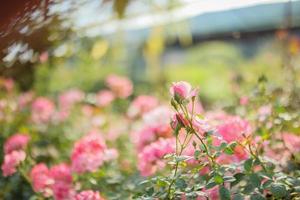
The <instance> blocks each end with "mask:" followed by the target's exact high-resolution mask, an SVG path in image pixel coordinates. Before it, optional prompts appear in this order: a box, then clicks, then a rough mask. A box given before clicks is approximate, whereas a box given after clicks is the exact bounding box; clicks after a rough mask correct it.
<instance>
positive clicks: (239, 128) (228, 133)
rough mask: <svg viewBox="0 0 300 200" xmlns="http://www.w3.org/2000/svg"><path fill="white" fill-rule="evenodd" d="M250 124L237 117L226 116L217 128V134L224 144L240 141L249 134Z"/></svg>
mask: <svg viewBox="0 0 300 200" xmlns="http://www.w3.org/2000/svg"><path fill="white" fill-rule="evenodd" d="M251 131H252V128H251V126H250V124H249V123H248V122H247V121H246V120H244V119H241V118H240V117H238V116H228V117H226V118H225V119H224V121H223V122H221V124H220V125H218V126H217V132H218V134H220V135H221V136H222V138H223V139H224V140H225V141H226V142H228V143H229V142H232V141H237V140H242V139H244V138H245V137H247V136H249V135H250V134H251Z"/></svg>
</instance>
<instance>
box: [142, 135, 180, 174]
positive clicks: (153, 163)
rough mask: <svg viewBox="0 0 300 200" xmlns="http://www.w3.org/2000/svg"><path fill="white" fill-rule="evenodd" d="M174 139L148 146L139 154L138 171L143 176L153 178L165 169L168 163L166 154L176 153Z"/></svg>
mask: <svg viewBox="0 0 300 200" xmlns="http://www.w3.org/2000/svg"><path fill="white" fill-rule="evenodd" d="M174 151H175V140H174V138H168V139H163V138H160V139H159V140H158V141H156V142H154V143H151V144H150V145H148V146H146V147H145V148H144V149H143V150H142V151H141V152H140V153H139V154H138V169H139V171H140V173H141V175H142V176H151V175H153V174H154V173H155V172H157V171H158V170H161V169H163V168H164V167H165V165H166V163H165V161H164V160H163V157H164V156H165V155H166V154H169V153H174Z"/></svg>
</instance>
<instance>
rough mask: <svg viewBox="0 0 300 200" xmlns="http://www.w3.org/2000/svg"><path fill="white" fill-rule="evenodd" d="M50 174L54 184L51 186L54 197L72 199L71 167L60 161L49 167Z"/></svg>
mask: <svg viewBox="0 0 300 200" xmlns="http://www.w3.org/2000/svg"><path fill="white" fill-rule="evenodd" d="M50 176H51V177H52V178H53V179H54V184H53V185H52V187H51V188H52V190H53V196H54V199H56V200H65V199H66V200H72V199H74V195H75V191H74V189H73V187H72V175H71V169H70V167H69V166H68V165H66V164H64V163H62V164H59V165H55V166H53V167H51V168H50Z"/></svg>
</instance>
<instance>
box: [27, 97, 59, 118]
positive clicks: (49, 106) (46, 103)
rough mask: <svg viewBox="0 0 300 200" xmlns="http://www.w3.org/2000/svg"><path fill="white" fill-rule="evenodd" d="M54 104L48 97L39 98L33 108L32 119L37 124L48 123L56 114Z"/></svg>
mask: <svg viewBox="0 0 300 200" xmlns="http://www.w3.org/2000/svg"><path fill="white" fill-rule="evenodd" d="M54 111H55V106H54V103H53V102H52V101H51V100H50V99H47V98H46V97H38V98H37V99H36V100H35V101H34V102H33V103H32V106H31V119H32V121H33V122H35V123H47V122H48V121H49V120H50V119H51V117H52V115H53V114H54Z"/></svg>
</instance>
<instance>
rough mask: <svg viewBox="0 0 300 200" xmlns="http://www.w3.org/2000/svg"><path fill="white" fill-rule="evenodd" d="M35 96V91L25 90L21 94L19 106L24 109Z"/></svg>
mask: <svg viewBox="0 0 300 200" xmlns="http://www.w3.org/2000/svg"><path fill="white" fill-rule="evenodd" d="M33 97H34V94H33V92H25V93H22V94H20V96H19V98H18V107H19V108H20V109H24V108H25V107H26V106H27V105H28V104H29V103H30V102H31V101H32V99H33Z"/></svg>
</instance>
